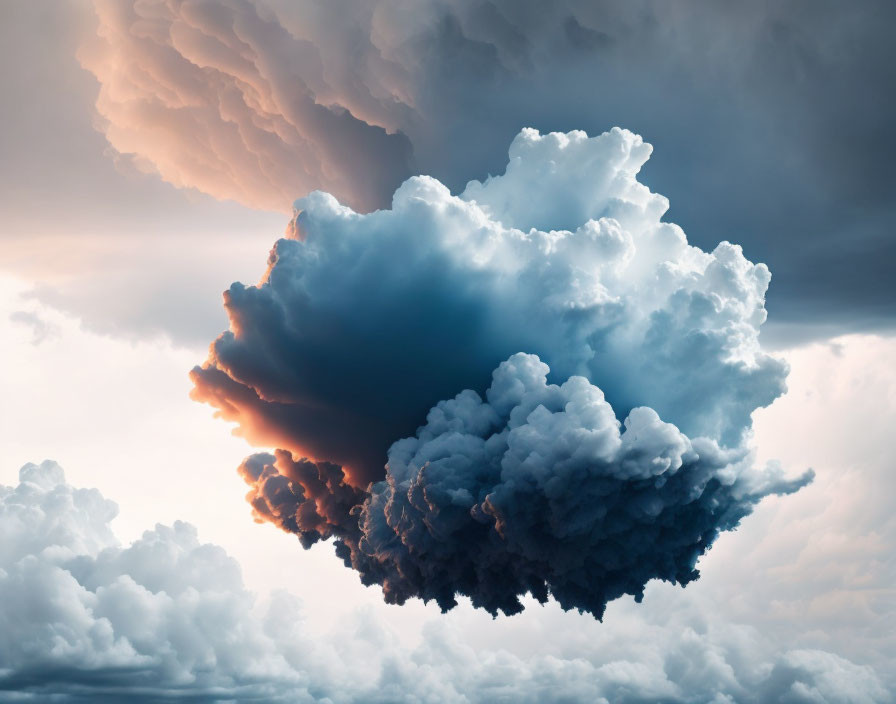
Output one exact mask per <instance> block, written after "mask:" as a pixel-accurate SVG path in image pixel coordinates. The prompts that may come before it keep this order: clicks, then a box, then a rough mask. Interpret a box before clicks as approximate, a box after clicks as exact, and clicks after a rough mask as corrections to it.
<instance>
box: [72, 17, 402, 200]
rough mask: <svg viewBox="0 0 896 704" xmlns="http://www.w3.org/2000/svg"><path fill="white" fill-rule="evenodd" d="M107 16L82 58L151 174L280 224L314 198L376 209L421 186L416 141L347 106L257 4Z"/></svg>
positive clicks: (116, 128)
mask: <svg viewBox="0 0 896 704" xmlns="http://www.w3.org/2000/svg"><path fill="white" fill-rule="evenodd" d="M96 11H97V16H98V19H99V26H98V30H97V35H96V36H95V37H93V38H91V39H90V40H89V41H87V42H86V43H85V44H84V45H83V46H82V47H81V50H80V52H79V59H80V61H81V63H82V65H83V66H84V67H85V68H86V69H88V70H89V71H91V72H92V73H93V74H94V75H95V76H96V78H97V80H98V81H99V83H100V89H99V95H98V97H97V101H96V109H97V112H98V113H99V117H100V124H99V127H100V129H101V130H102V131H103V132H104V133H105V135H106V137H107V139H108V140H109V143H110V144H111V145H112V146H113V147H114V148H115V149H116V150H117V151H118V152H120V153H122V154H127V155H131V156H132V157H133V160H134V162H135V163H136V164H137V165H138V166H139V167H140V168H142V169H144V170H146V171H150V172H157V173H158V174H159V175H160V176H161V177H162V178H164V179H165V180H166V181H169V182H171V183H173V184H174V185H176V186H179V187H192V188H198V189H199V190H201V191H204V192H206V193H209V194H211V195H213V196H215V197H217V198H220V199H233V200H236V201H239V202H241V203H244V204H246V205H249V206H252V207H256V208H262V209H268V210H282V211H289V210H290V209H291V204H292V201H293V199H294V198H295V197H296V196H297V195H300V194H303V193H307V192H308V191H310V190H313V189H316V188H323V189H326V190H329V191H332V192H334V193H338V194H339V195H340V197H342V198H343V199H344V200H345V201H346V202H348V203H351V204H352V205H353V206H355V207H356V208H359V209H361V210H371V209H374V208H376V207H378V206H380V205H383V204H385V203H387V202H388V200H387V199H388V197H389V196H390V195H391V193H392V191H393V190H394V188H395V186H396V185H397V184H398V183H399V182H400V181H402V180H403V179H404V178H405V177H406V176H407V175H408V174H409V159H410V154H411V148H410V142H409V141H408V140H407V138H406V137H405V136H404V135H402V134H398V133H395V124H393V123H390V122H388V121H387V120H385V119H383V118H384V117H385V116H386V111H385V110H376V109H374V108H373V107H372V106H371V104H370V103H371V102H373V103H376V102H377V101H375V100H373V101H371V100H368V101H366V103H365V102H364V101H360V102H359V101H355V100H351V99H344V96H343V95H342V94H341V93H339V92H338V91H336V90H334V88H333V87H331V86H329V84H328V83H327V74H326V72H325V70H324V67H323V65H322V63H321V59H320V56H319V53H318V49H317V47H316V46H315V45H314V44H312V43H311V42H309V41H307V40H304V39H300V38H297V37H296V36H294V35H293V34H291V33H290V32H288V31H287V30H286V29H284V27H283V26H282V25H281V24H280V23H279V22H277V21H276V20H275V19H274V18H273V17H272V16H268V15H269V13H265V12H264V11H262V10H261V9H259V8H257V7H256V5H255V4H253V3H251V2H249V1H248V0H227V1H226V2H221V3H196V2H188V1H182V0H169V1H165V2H134V3H121V2H117V0H111V1H110V0H97V2H96ZM368 93H369V91H368ZM390 101H392V102H394V99H393V98H390ZM354 108H357V109H359V111H360V112H362V113H363V114H364V116H365V117H366V118H367V119H369V120H371V122H367V121H365V119H362V118H361V117H358V116H357V114H355V112H354V111H353V109H354ZM374 118H378V120H374ZM390 132H391V133H390Z"/></svg>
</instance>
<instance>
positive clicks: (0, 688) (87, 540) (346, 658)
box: [0, 461, 887, 704]
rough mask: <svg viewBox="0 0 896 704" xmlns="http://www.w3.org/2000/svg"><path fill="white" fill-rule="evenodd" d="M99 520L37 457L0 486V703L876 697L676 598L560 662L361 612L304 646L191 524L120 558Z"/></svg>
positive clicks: (863, 677)
mask: <svg viewBox="0 0 896 704" xmlns="http://www.w3.org/2000/svg"><path fill="white" fill-rule="evenodd" d="M115 513H116V507H115V505H114V503H112V502H110V501H108V500H107V499H105V498H103V497H102V495H101V494H100V493H99V492H98V491H96V490H95V489H77V488H74V487H72V486H70V485H68V484H67V483H65V479H64V476H63V473H62V471H61V469H59V467H58V465H56V464H55V463H53V462H49V461H48V462H44V463H42V464H41V465H26V466H25V467H23V468H22V470H21V472H20V481H19V484H18V485H17V486H14V487H6V486H0V528H2V530H3V534H4V536H11V537H13V538H15V539H14V540H8V541H4V543H3V545H2V546H0V594H2V597H3V602H2V603H3V605H4V608H3V609H0V623H2V628H0V656H2V662H3V669H2V671H0V700H4V701H48V700H52V701H64V702H67V701H125V700H127V701H165V700H178V701H185V700H187V701H191V700H195V701H233V700H238V701H262V702H277V701H291V702H296V701H298V702H304V701H308V702H311V701H329V702H333V703H334V704H335V703H342V702H357V701H366V702H407V703H408V704H410V702H433V703H435V702H493V701H497V702H511V701H513V702H540V701H547V700H549V701H558V702H559V701H569V702H573V701H599V702H603V701H618V702H632V703H634V702H640V701H646V700H651V701H669V702H711V701H719V697H727V698H728V699H729V700H735V701H744V702H760V701H762V702H807V703H808V702H832V703H833V702H856V701H859V702H885V701H887V692H886V690H885V689H884V688H883V686H882V685H881V682H880V680H879V678H878V677H877V675H876V674H875V672H874V671H873V670H872V669H871V668H869V667H867V666H864V665H859V664H855V663H853V662H850V661H848V660H846V659H844V658H842V657H840V656H838V655H835V654H833V653H830V652H824V651H819V650H807V649H794V650H778V649H777V648H775V647H773V646H772V645H771V644H770V643H768V642H766V641H765V640H764V639H763V638H762V637H761V636H759V635H758V634H757V633H755V632H753V631H751V630H750V629H749V628H745V627H742V626H737V625H726V624H721V623H720V624H713V625H712V626H711V627H710V628H708V629H707V628H706V626H705V625H703V626H700V625H698V622H699V620H700V618H699V617H698V616H697V615H696V613H695V611H694V609H693V607H692V606H691V605H688V604H685V603H682V604H678V605H677V607H676V608H675V609H674V612H672V613H665V614H663V613H661V612H658V613H657V614H656V615H655V616H651V617H650V620H648V621H642V622H640V623H639V622H637V621H634V622H627V623H626V624H625V627H620V628H617V629H614V628H613V627H612V626H601V631H600V632H596V633H595V634H594V639H595V640H594V643H595V644H599V645H600V647H599V648H597V649H595V650H593V651H592V650H591V649H586V650H584V651H581V652H580V653H579V654H578V655H571V656H562V655H560V656H555V655H551V654H549V653H548V652H542V653H539V654H536V655H528V656H527V655H522V654H514V653H513V652H511V651H510V650H507V649H503V648H500V649H490V648H487V647H474V646H472V645H470V644H468V643H465V640H466V639H465V638H464V637H463V636H462V634H461V633H460V632H458V631H457V629H456V628H455V627H454V626H452V625H450V624H448V623H445V622H444V621H440V622H432V623H429V624H428V625H427V626H426V627H425V628H424V635H425V637H424V640H423V642H422V643H421V644H420V645H418V646H416V647H413V648H405V647H403V646H401V645H400V644H399V643H398V642H397V641H396V640H395V639H394V637H392V636H391V635H390V631H389V627H388V625H387V624H386V623H384V622H383V621H382V620H380V619H379V618H378V617H377V616H375V615H373V614H369V613H367V614H365V613H359V614H357V615H356V617H355V618H354V619H353V620H352V623H351V625H350V626H349V629H348V630H345V629H343V628H336V629H334V630H333V632H332V633H330V634H328V635H326V636H324V637H320V636H315V635H313V634H311V633H309V632H308V631H306V630H305V629H304V627H303V625H302V621H301V612H300V610H299V606H298V604H297V602H296V600H295V598H293V597H290V596H289V595H287V594H278V595H274V596H273V597H272V598H271V599H270V600H269V601H268V603H267V605H266V606H265V607H264V608H259V607H260V606H262V605H260V604H256V601H255V599H254V597H253V596H252V595H250V594H249V593H247V592H246V591H245V589H244V587H243V585H242V580H241V577H240V571H239V566H238V565H237V564H236V563H235V562H234V561H233V560H232V559H231V558H230V557H228V555H227V554H226V553H225V552H224V551H223V550H222V549H221V548H220V547H217V546H215V545H209V544H202V543H200V542H199V541H198V540H197V536H196V532H195V529H194V528H192V527H191V526H189V525H187V524H183V523H176V524H175V525H173V526H156V527H155V528H154V529H153V530H149V531H147V532H146V533H144V535H143V536H142V537H141V538H139V539H138V540H136V541H135V542H134V543H132V544H131V545H129V546H121V545H119V544H118V543H117V541H116V539H115V536H114V534H113V533H112V531H111V530H110V527H109V522H110V521H111V520H112V518H113V517H114V516H115ZM620 616H624V615H623V614H620ZM558 617H562V618H576V617H575V615H573V614H566V615H563V614H558ZM545 625H547V626H548V627H549V629H550V630H551V631H552V632H554V631H555V629H554V628H553V627H551V626H550V624H545ZM694 627H696V629H697V630H695V629H694ZM552 648H554V645H553V644H551V643H549V642H548V641H542V645H541V650H543V651H547V650H550V649H552Z"/></svg>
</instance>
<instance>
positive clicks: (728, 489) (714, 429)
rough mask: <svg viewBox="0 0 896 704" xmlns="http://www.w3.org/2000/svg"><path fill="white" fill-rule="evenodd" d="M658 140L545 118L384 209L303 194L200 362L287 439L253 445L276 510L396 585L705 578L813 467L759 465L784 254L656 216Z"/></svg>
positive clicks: (258, 474)
mask: <svg viewBox="0 0 896 704" xmlns="http://www.w3.org/2000/svg"><path fill="white" fill-rule="evenodd" d="M650 152H651V148H650V146H649V145H647V144H645V143H644V142H643V141H642V140H641V138H640V137H638V136H637V135H635V134H633V133H631V132H627V131H625V130H621V129H614V130H612V131H610V132H606V133H604V134H602V135H599V136H597V137H593V138H589V137H588V136H587V135H586V134H585V133H583V132H571V133H569V134H559V133H553V134H548V135H541V134H539V133H538V132H536V131H535V130H531V129H526V130H523V131H522V132H521V133H520V134H519V135H518V136H517V138H516V139H515V140H514V142H513V144H512V145H511V147H510V153H509V164H508V166H507V169H506V171H505V173H504V174H503V175H501V176H495V177H490V178H489V179H487V180H486V181H484V182H478V181H472V182H470V183H469V184H468V185H467V187H466V189H465V190H464V192H463V193H462V194H461V195H460V196H453V195H451V193H450V192H449V191H448V189H447V188H446V187H445V186H444V185H442V184H441V183H439V182H438V181H436V180H435V179H433V178H431V177H414V178H411V179H409V180H408V181H406V182H405V183H404V184H403V185H402V186H401V187H400V188H399V189H398V190H397V191H396V193H395V196H394V198H393V207H392V209H391V210H381V211H377V212H374V213H370V214H367V215H362V214H359V213H356V212H354V211H353V210H351V209H349V208H347V207H346V206H343V205H341V204H339V203H338V202H337V201H336V199H335V198H333V197H332V196H330V195H328V194H324V193H320V192H315V193H313V194H311V195H310V196H308V197H307V198H304V199H300V200H299V201H297V202H296V211H297V215H296V218H295V223H294V228H293V229H294V232H295V235H296V239H283V240H280V241H279V242H278V243H277V244H276V245H275V248H274V250H273V251H272V253H271V257H270V260H269V267H268V272H267V274H266V276H265V279H264V281H263V283H261V284H260V285H258V286H252V287H246V286H243V285H241V284H235V285H234V286H232V287H231V289H230V290H229V291H228V292H227V294H226V295H225V300H226V306H227V309H228V313H229V315H230V318H231V330H230V331H228V332H226V333H224V334H223V335H221V336H220V337H219V338H218V339H217V340H216V341H215V343H214V344H213V345H212V348H211V353H210V356H209V359H208V361H207V362H206V363H205V364H204V365H203V366H202V367H197V368H196V369H194V370H193V379H194V382H195V384H196V387H195V390H194V398H196V399H198V400H202V401H206V402H208V403H211V404H212V405H213V406H215V407H216V408H217V409H218V412H219V414H220V415H222V416H223V417H224V418H226V419H228V420H232V421H236V422H237V432H239V433H241V434H243V435H245V436H246V437H247V438H248V439H249V440H250V441H252V442H255V443H258V444H262V445H273V446H276V447H280V448H283V449H281V450H280V451H278V453H277V455H276V456H271V455H267V454H262V455H258V456H255V457H252V458H249V459H248V460H247V461H246V462H245V463H244V464H243V466H242V468H241V472H242V474H243V476H244V478H246V479H247V481H249V482H250V484H252V485H253V491H252V492H251V493H250V501H251V502H252V504H253V506H255V510H256V516H257V517H258V518H259V520H265V521H271V522H273V523H275V524H277V525H279V526H280V527H281V528H283V529H285V530H288V531H290V532H295V533H297V534H298V535H299V536H300V538H301V540H302V542H303V544H304V545H306V547H307V546H308V545H310V544H312V543H313V542H315V541H316V540H318V539H321V538H324V539H325V538H330V537H335V538H337V539H338V542H337V552H338V554H339V555H340V556H341V557H342V558H343V559H344V560H345V561H346V563H347V564H348V565H350V566H352V567H354V568H355V569H357V570H358V571H359V572H360V573H361V577H362V580H363V581H364V582H365V583H377V584H382V585H383V587H384V591H385V595H386V598H387V600H390V601H396V602H399V603H401V602H403V601H404V600H405V599H407V598H408V597H410V596H420V597H423V598H424V599H435V600H436V601H437V602H438V603H439V604H440V605H441V606H442V607H443V608H450V607H451V606H453V605H454V603H455V599H454V595H455V594H456V593H461V594H466V595H468V596H470V597H471V598H472V599H473V603H474V604H476V605H479V606H482V607H484V608H486V609H488V610H489V611H491V612H492V613H494V612H496V611H497V610H502V611H504V612H507V613H512V612H514V611H517V610H518V609H519V608H520V607H519V602H518V596H519V595H521V594H525V593H526V592H531V593H532V594H533V595H535V596H536V597H537V598H539V599H545V598H547V594H548V592H550V593H552V594H553V595H554V597H555V598H556V599H557V600H558V601H559V602H560V603H561V604H562V605H563V606H564V607H566V608H579V609H583V610H588V611H590V612H592V613H594V614H595V615H597V616H600V615H601V614H602V613H603V610H604V607H605V605H606V602H607V601H609V600H611V599H615V598H617V597H619V596H621V595H622V594H634V595H636V596H639V597H640V595H641V594H642V592H643V588H644V585H645V584H646V583H647V581H649V580H650V579H652V578H659V579H665V580H668V581H673V582H676V583H681V584H685V583H687V582H688V581H690V580H692V579H693V578H694V577H695V576H696V574H697V573H696V571H695V570H694V565H695V562H696V560H697V557H698V556H699V555H700V554H702V553H703V552H704V551H705V550H706V549H707V547H708V546H709V545H710V544H711V543H712V542H713V540H714V539H715V537H716V535H717V534H718V532H719V531H722V530H729V529H731V528H733V527H734V526H736V525H737V523H738V521H739V519H740V518H741V517H743V516H744V515H746V514H747V513H749V511H750V510H751V506H752V505H753V504H754V503H755V502H756V501H758V500H759V499H760V498H761V497H762V496H764V495H767V494H770V493H781V492H789V491H792V490H794V489H796V488H798V487H799V486H801V485H802V484H804V483H805V482H806V481H808V479H809V478H810V475H809V474H806V475H804V476H803V477H801V478H800V479H799V480H794V481H792V482H787V481H784V480H783V479H782V477H781V476H780V471H779V470H777V469H775V468H772V474H771V475H764V474H763V473H762V472H761V471H757V470H754V469H753V468H752V458H751V455H750V451H749V440H750V415H751V413H752V412H753V411H754V410H755V409H756V408H758V407H761V406H765V405H768V404H769V403H771V402H772V401H773V400H774V399H775V398H776V397H777V396H779V395H780V394H781V393H782V391H783V389H784V378H785V375H786V371H787V368H786V365H785V364H784V363H783V362H781V361H780V360H777V359H775V358H773V357H771V356H769V355H768V354H766V353H764V352H763V351H762V350H761V349H760V347H759V343H758V334H759V328H760V325H761V324H762V323H763V322H764V320H765V317H766V315H765V309H764V305H763V303H764V295H765V291H766V288H767V286H768V283H769V281H770V274H769V272H768V269H767V268H766V267H765V266H764V265H762V264H758V265H756V264H753V263H751V262H749V261H748V260H747V259H745V258H744V256H743V254H742V252H741V250H740V248H739V247H737V246H736V245H732V244H729V243H727V242H724V243H722V244H720V245H719V246H718V247H716V249H715V250H714V251H713V252H712V253H706V252H703V251H702V250H700V249H698V248H696V247H693V246H690V245H688V243H687V240H686V238H685V235H684V233H683V232H682V230H681V229H680V228H678V227H677V226H675V225H673V224H670V223H667V222H664V221H662V219H661V218H662V216H663V214H664V213H665V212H666V210H667V208H668V201H667V200H666V199H665V198H663V197H662V196H660V195H657V194H654V193H651V192H650V191H649V190H648V189H647V188H646V187H644V186H643V185H642V184H640V183H639V182H638V180H637V174H638V172H639V170H640V169H641V167H642V166H643V164H644V163H645V162H646V160H647V159H648V157H649V155H650ZM523 353H528V354H523ZM536 355H537V356H536ZM549 374H550V376H551V378H552V379H554V380H556V381H557V384H548V375H549ZM489 379H491V385H490V386H489V388H488V391H487V393H486V397H487V399H488V400H487V402H483V401H482V400H481V397H480V396H479V395H478V394H477V391H479V390H485V388H486V386H488V385H489ZM464 389H467V390H465V391H462V393H460V395H457V394H458V390H464ZM445 399H453V400H445ZM440 401H442V402H441V403H440ZM427 413H428V414H429V415H428V420H427V424H426V425H424V426H422V427H420V428H418V425H419V424H420V423H421V421H422V420H423V419H424V418H427ZM623 420H624V426H625V430H624V432H621V431H620V421H623ZM415 429H416V438H414V437H412V436H413V435H414V434H415ZM400 438H408V439H407V440H400V441H399V442H396V441H397V440H399V439H400ZM384 465H385V471H384V469H383V467H384ZM776 472H777V474H776ZM772 475H774V476H772ZM370 482H374V483H373V484H372V485H371V486H370V487H368V484H369V483H370ZM362 489H366V490H367V493H368V494H369V496H366V495H364V494H362V493H361V492H360V491H359V490H362ZM362 498H363V501H362ZM470 546H476V547H475V549H472V552H470V550H471V547H470Z"/></svg>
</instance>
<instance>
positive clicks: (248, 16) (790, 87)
mask: <svg viewBox="0 0 896 704" xmlns="http://www.w3.org/2000/svg"><path fill="white" fill-rule="evenodd" d="M97 11H98V16H99V18H100V32H99V35H98V36H97V37H96V38H94V39H91V40H90V41H88V42H85V46H84V48H83V49H82V51H81V54H80V57H81V61H82V63H83V65H84V66H85V67H86V68H88V69H89V70H90V71H92V72H93V73H94V74H95V75H96V76H97V78H98V80H99V81H100V84H101V88H100V93H99V98H98V100H97V104H96V105H97V110H98V112H99V113H100V115H101V117H102V120H103V121H102V129H103V131H104V132H105V134H106V136H107V138H108V139H109V141H110V143H111V144H112V145H113V146H114V147H115V148H116V149H117V150H118V151H119V152H122V153H124V154H131V155H133V158H134V159H135V161H136V163H137V164H138V166H140V167H141V168H143V169H146V170H150V171H155V172H158V173H159V174H161V175H162V177H163V178H165V179H166V180H169V181H171V182H173V183H175V184H177V185H180V186H193V187H197V188H199V189H201V190H204V191H206V192H209V193H212V194H214V195H216V196H218V197H224V198H235V199H237V200H240V201H241V202H244V203H248V204H250V205H253V206H256V207H265V208H280V209H288V208H289V205H290V203H291V200H292V198H293V197H294V196H295V195H302V194H304V193H307V192H308V191H309V190H311V189H314V188H323V189H325V190H328V191H329V192H332V193H334V194H335V195H336V196H337V197H338V198H339V199H340V200H341V201H342V202H345V203H348V204H350V205H352V206H353V207H361V208H362V209H370V208H373V207H377V206H379V207H382V206H387V205H388V202H389V197H390V195H391V193H392V191H393V190H394V188H396V187H397V186H398V185H399V184H400V183H401V181H403V180H404V179H405V178H406V177H407V176H409V175H411V174H412V173H427V174H432V175H433V176H435V177H437V178H439V179H440V180H441V181H442V182H443V183H445V184H446V185H448V186H449V188H451V189H452V190H453V191H454V192H457V191H459V190H462V188H463V185H464V182H465V180H466V179H467V178H470V177H471V176H477V177H480V178H482V177H484V176H485V175H486V174H488V173H497V172H499V171H500V170H501V169H502V166H503V158H504V153H503V152H504V145H505V144H506V143H507V141H508V140H509V139H510V138H511V137H512V136H513V135H514V134H515V133H516V132H517V131H518V130H519V129H520V128H521V127H522V126H523V125H524V124H528V125H532V126H534V127H536V128H539V129H540V130H542V131H550V130H564V131H565V130H569V129H573V128H584V129H586V130H589V131H591V132H597V131H600V130H603V129H605V128H606V126H608V125H612V124H624V125H626V126H628V127H630V128H631V129H634V130H636V131H637V132H639V133H640V134H643V135H645V137H647V138H648V139H650V140H651V141H653V142H654V143H656V144H662V145H663V151H662V153H661V154H659V155H658V158H657V159H655V160H654V162H653V163H652V165H651V166H650V167H649V169H648V172H647V174H646V175H645V178H646V179H647V183H649V184H651V185H652V186H653V187H654V188H656V190H658V191H660V192H662V193H666V194H668V195H669V196H670V197H671V198H672V201H673V203H674V204H675V210H674V212H673V216H674V219H675V220H676V222H679V223H681V224H682V225H684V226H685V227H686V229H687V231H688V232H689V233H690V236H691V238H692V240H693V241H694V242H695V243H697V244H698V245H700V246H701V247H704V248H712V247H714V246H715V244H716V243H717V242H718V241H719V240H720V239H730V240H733V241H737V242H740V243H742V244H743V245H744V246H745V247H746V248H747V253H748V255H749V256H750V257H751V258H756V259H758V260H761V261H765V262H768V263H769V264H770V265H771V266H772V268H773V269H774V271H775V272H776V273H777V274H778V275H779V282H778V284H777V285H776V287H775V290H774V291H773V293H772V297H771V305H772V311H773V312H774V313H775V319H776V321H778V322H785V323H788V324H790V325H791V326H794V327H795V326H796V324H798V323H807V324H813V325H815V326H817V327H818V330H821V331H822V332H824V331H826V330H827V331H829V330H830V328H831V327H832V326H833V328H834V329H836V330H837V331H839V332H842V331H843V330H844V329H856V328H869V327H890V326H892V322H893V317H892V311H893V310H896V307H894V306H893V303H894V288H893V286H892V285H890V284H889V283H887V282H888V281H889V279H892V278H893V277H891V276H889V267H890V265H891V262H892V261H893V260H894V257H896V251H894V242H896V240H894V238H893V236H892V233H893V230H894V227H893V225H894V211H893V207H892V203H891V200H892V199H891V198H890V194H891V193H892V191H893V186H894V183H893V176H892V173H893V170H892V169H891V168H890V167H889V164H890V162H891V161H892V159H893V155H894V149H893V147H894V142H893V136H892V130H891V129H890V126H891V125H892V123H893V119H894V113H896V103H894V101H893V99H892V95H893V92H892V90H890V89H889V87H890V85H891V84H892V83H893V79H894V76H893V66H896V60H894V55H893V51H894V49H893V42H892V41H891V40H890V36H889V32H888V27H889V26H891V25H892V20H893V6H892V3H888V2H884V1H883V0H872V1H871V2H862V3H842V2H834V1H833V0H823V1H821V2H813V3H807V2H803V1H802V0H786V1H785V2H778V3H771V4H769V3H741V4H737V5H734V4H730V3H729V4H725V5H719V4H717V3H705V2H687V3H667V2H662V1H661V0H635V1H630V0H621V1H616V0H613V1H612V2H601V3H593V2H587V1H585V0H562V1H561V2H553V3H543V2H534V1H529V0H524V1H522V2H519V1H509V0H492V1H487V0H451V1H441V0H428V1H426V2H420V3H412V4H410V5H409V4H407V3H404V2H400V1H399V0H377V1H376V2H369V1H367V0H364V1H363V2H359V1H354V0H343V1H341V2H320V1H316V0H306V1H304V2H284V1H282V0H255V1H250V0H227V2H221V3H196V2H183V1H176V2H161V1H156V2H149V3H147V2H141V3H132V4H127V3H125V4H122V3H115V2H112V3H109V2H98V3H97ZM348 18H351V20H350V21H349V20H348ZM825 326H827V327H825ZM818 330H816V333H817V332H818ZM789 334H796V333H793V332H792V331H791V332H790V333H789Z"/></svg>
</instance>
